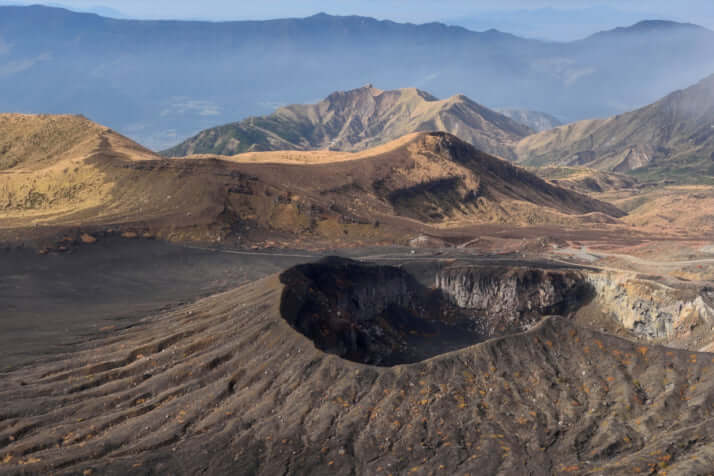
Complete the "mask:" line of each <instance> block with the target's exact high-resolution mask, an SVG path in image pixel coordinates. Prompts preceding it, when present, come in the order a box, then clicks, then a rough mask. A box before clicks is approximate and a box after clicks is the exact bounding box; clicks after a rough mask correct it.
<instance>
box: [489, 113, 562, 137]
mask: <svg viewBox="0 0 714 476" xmlns="http://www.w3.org/2000/svg"><path fill="white" fill-rule="evenodd" d="M498 112H499V113H501V114H503V115H504V116H506V117H510V118H511V119H513V120H514V121H516V122H518V123H519V124H523V125H524V126H526V127H528V128H530V129H532V130H534V131H536V132H542V131H547V130H548V129H553V128H555V127H558V126H560V125H562V124H563V123H562V122H560V120H559V119H557V118H555V117H553V116H551V115H550V114H546V113H545V112H538V111H527V110H524V109H498Z"/></svg>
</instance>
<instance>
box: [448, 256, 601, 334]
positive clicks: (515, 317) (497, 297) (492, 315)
mask: <svg viewBox="0 0 714 476" xmlns="http://www.w3.org/2000/svg"><path fill="white" fill-rule="evenodd" d="M435 286H436V287H437V288H438V289H440V290H442V291H443V292H444V293H446V295H447V296H448V297H449V299H450V300H451V301H452V302H453V303H455V304H456V305H458V306H459V307H461V308H465V309H470V310H472V311H473V312H474V313H475V314H474V316H478V319H479V320H481V321H482V322H484V323H485V327H486V328H485V332H486V333H488V334H489V335H493V334H496V333H499V332H504V331H509V332H512V331H523V330H527V329H528V328H530V327H532V326H533V325H534V324H536V323H537V322H539V321H540V320H541V318H542V317H543V316H547V315H567V314H568V313H571V312H574V311H575V310H577V308H579V307H580V306H582V305H583V304H584V303H585V302H586V301H587V300H588V299H589V298H590V296H591V289H590V287H589V286H588V284H587V283H586V281H585V277H584V276H583V274H582V273H580V272H576V271H545V270H540V269H529V268H501V267H491V268H489V267H463V268H449V269H447V270H444V271H442V272H440V273H438V274H437V275H436V280H435Z"/></svg>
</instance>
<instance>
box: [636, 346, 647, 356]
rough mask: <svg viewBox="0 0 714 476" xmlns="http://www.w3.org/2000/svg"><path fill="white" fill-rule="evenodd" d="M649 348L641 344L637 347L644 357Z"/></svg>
mask: <svg viewBox="0 0 714 476" xmlns="http://www.w3.org/2000/svg"><path fill="white" fill-rule="evenodd" d="M648 350H649V348H648V347H645V346H640V347H638V348H637V352H639V353H640V354H642V357H645V356H646V355H647V351H648Z"/></svg>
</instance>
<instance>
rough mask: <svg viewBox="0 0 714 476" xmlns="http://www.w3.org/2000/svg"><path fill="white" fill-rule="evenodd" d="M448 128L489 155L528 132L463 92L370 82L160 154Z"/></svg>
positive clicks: (344, 146) (363, 145) (352, 142)
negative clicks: (442, 93)
mask: <svg viewBox="0 0 714 476" xmlns="http://www.w3.org/2000/svg"><path fill="white" fill-rule="evenodd" d="M432 131H443V132H450V133H452V134H454V135H456V136H458V137H459V138H461V139H462V140H464V141H466V142H469V143H471V144H473V145H474V146H476V148H478V149H480V150H482V151H484V152H486V153H490V154H495V155H501V156H506V155H509V154H510V149H509V147H510V146H511V145H514V144H515V143H516V142H517V141H518V140H520V139H522V138H523V137H525V136H527V135H529V134H531V133H532V131H531V130H530V129H529V128H528V127H526V126H524V125H522V124H520V123H518V122H515V121H513V120H511V119H509V118H508V117H505V116H503V115H501V114H498V113H496V112H494V111H492V110H490V109H487V108H485V107H483V106H481V105H479V104H477V103H475V102H473V101H471V100H470V99H469V98H467V97H466V96H463V95H458V96H453V97H451V98H449V99H445V100H442V101H439V100H438V99H436V98H435V97H434V96H431V95H430V94H429V93H426V92H424V91H420V90H418V89H414V88H411V89H398V90H394V91H382V90H380V89H376V88H374V87H372V85H368V86H365V87H362V88H359V89H354V90H351V91H345V92H342V91H340V92H335V93H333V94H331V95H330V96H328V97H327V98H326V99H324V100H322V101H320V102H319V103H317V104H311V105H293V106H287V107H282V108H280V109H278V110H277V111H276V112H275V113H273V114H271V115H270V116H266V117H253V118H250V119H246V120H244V121H242V122H237V123H233V124H228V125H225V126H221V127H216V128H212V129H208V130H206V131H203V132H201V133H199V134H198V135H196V136H195V137H192V138H191V139H188V140H187V141H185V142H183V143H182V144H180V145H178V146H176V147H174V148H172V149H169V150H167V151H165V152H164V153H163V155H167V156H185V155H191V154H221V155H234V154H238V153H241V152H248V151H267V150H312V149H331V150H342V151H358V150H364V149H367V148H370V147H374V146H376V145H380V144H384V143H386V142H389V141H391V140H394V139H397V138H399V137H402V136H404V135H406V134H410V133H412V132H432Z"/></svg>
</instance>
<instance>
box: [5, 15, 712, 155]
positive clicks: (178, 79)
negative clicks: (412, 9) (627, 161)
mask: <svg viewBox="0 0 714 476" xmlns="http://www.w3.org/2000/svg"><path fill="white" fill-rule="evenodd" d="M676 25H677V24H672V23H664V24H661V23H656V24H652V25H651V27H649V28H643V27H642V25H640V26H639V27H637V28H632V29H630V30H629V31H630V33H629V34H624V35H623V34H622V32H619V31H610V32H604V33H600V34H598V35H595V36H593V37H589V38H586V39H584V40H581V41H576V42H571V43H554V42H544V41H536V40H526V39H523V38H518V37H516V36H513V35H509V34H507V33H502V32H499V31H495V30H488V31H484V32H480V33H479V32H473V31H469V30H466V29H464V28H460V27H450V26H446V25H443V24H438V23H430V24H425V25H412V24H399V23H395V22H391V21H377V20H375V19H372V18H365V17H354V16H351V17H335V16H329V15H324V14H321V15H315V16H313V17H309V18H304V19H284V20H271V21H241V22H226V23H213V22H189V21H185V22H184V21H136V20H117V19H108V18H103V17H100V16H98V15H94V14H86V13H74V12H70V11H67V10H62V9H58V8H48V7H41V6H32V7H0V91H2V94H0V111H9V112H25V113H81V114H84V115H86V116H87V117H89V118H91V119H92V120H95V121H97V122H100V123H102V124H106V125H107V126H109V127H112V128H113V129H115V130H117V131H119V132H120V133H122V134H125V135H129V136H131V137H132V138H135V139H137V140H138V141H139V142H141V143H143V144H144V145H147V146H149V147H151V148H154V149H165V148H167V147H171V146H173V145H175V144H177V143H178V142H180V141H181V140H183V139H185V138H186V137H190V136H192V135H195V134H196V133H198V132H199V131H201V130H204V129H207V128H209V127H213V126H215V125H216V124H227V123H230V122H232V121H235V120H236V118H245V117H251V116H262V115H265V114H269V113H271V112H272V111H274V110H275V109H276V107H278V106H280V105H284V104H292V103H299V104H309V103H313V102H316V101H317V100H318V99H319V98H323V97H325V96H327V95H328V94H329V93H330V92H331V91H335V90H349V89H352V88H356V87H359V86H360V85H363V84H366V83H374V84H378V85H380V87H382V88H384V89H394V88H400V87H405V86H414V87H417V88H419V89H423V90H427V91H429V92H431V93H432V94H434V95H435V96H437V97H442V98H448V97H451V96H453V95H455V94H458V93H463V94H465V95H467V96H468V97H471V98H473V99H475V100H476V101H478V102H479V103H481V104H484V105H485V106H487V107H489V108H499V107H518V108H520V109H527V110H534V111H548V112H549V113H551V114H553V115H555V116H556V117H558V118H561V119H562V120H565V121H574V120H579V119H584V118H588V117H606V116H610V115H613V114H618V113H621V112H625V111H628V110H632V109H634V108H637V107H641V106H642V105H645V104H648V103H651V102H652V101H654V100H656V99H657V98H659V97H662V96H663V95H664V94H666V93H667V92H669V91H673V90H675V89H679V88H681V87H683V86H685V85H687V84H692V83H693V82H694V81H696V80H697V79H699V78H702V77H704V76H706V75H707V74H710V73H711V72H712V71H714V51H713V50H712V48H711V47H710V45H711V44H714V33H713V32H711V31H709V30H705V29H702V28H692V27H688V26H685V27H682V28H679V27H677V26H676Z"/></svg>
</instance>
